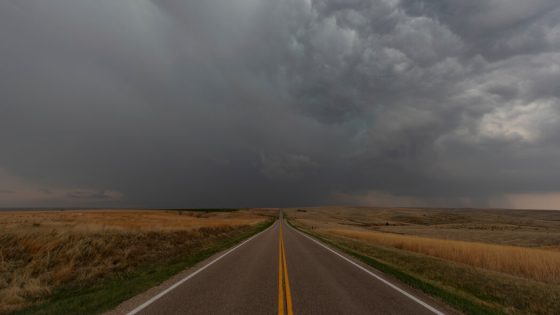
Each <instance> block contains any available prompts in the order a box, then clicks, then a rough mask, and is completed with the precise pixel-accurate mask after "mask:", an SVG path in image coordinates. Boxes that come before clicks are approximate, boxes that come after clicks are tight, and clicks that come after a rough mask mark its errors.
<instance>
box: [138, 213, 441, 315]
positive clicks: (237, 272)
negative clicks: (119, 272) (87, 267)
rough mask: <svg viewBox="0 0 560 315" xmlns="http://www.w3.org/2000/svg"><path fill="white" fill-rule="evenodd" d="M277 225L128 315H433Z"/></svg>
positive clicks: (363, 270)
mask: <svg viewBox="0 0 560 315" xmlns="http://www.w3.org/2000/svg"><path fill="white" fill-rule="evenodd" d="M423 300H425V298H418V297H417V296H414V295H412V294H410V293H408V292H406V291H404V290H402V289H399V288H398V287H396V286H394V285H393V284H391V283H387V282H385V280H383V279H378V278H377V277H376V276H375V275H374V274H372V273H371V271H369V270H368V269H367V268H364V267H360V266H359V265H356V264H355V263H353V262H351V261H350V260H348V259H347V258H345V257H343V256H342V255H340V254H337V253H336V252H334V251H332V250H331V249H329V248H327V247H326V246H324V245H322V244H320V243H319V242H317V241H315V240H313V239H311V238H309V237H308V236H305V235H303V234H302V233H301V232H298V231H295V230H294V229H293V228H291V227H290V226H289V225H288V224H286V223H285V222H284V220H278V221H277V222H276V223H275V224H274V225H273V226H272V227H270V228H269V229H267V230H266V231H264V232H262V233H260V234H258V235H256V236H255V237H253V238H252V239H250V240H248V241H247V242H245V243H243V244H242V245H240V246H238V247H236V248H234V249H233V250H230V251H228V252H226V253H225V255H222V256H219V257H218V258H216V259H213V260H211V261H209V262H208V263H206V265H205V266H203V267H202V268H201V269H199V270H198V271H197V272H196V273H193V274H191V275H189V276H188V277H187V278H185V279H183V280H182V281H181V282H180V283H178V284H176V285H175V286H174V287H172V288H170V289H168V290H167V291H165V292H163V293H161V294H159V295H157V296H155V297H153V298H151V299H149V300H148V301H145V302H144V303H143V304H142V305H140V306H137V307H136V308H135V309H134V310H132V311H130V312H129V314H279V313H280V314H418V315H422V314H441V312H440V311H439V310H437V309H436V308H435V307H433V306H431V305H428V304H427V303H425V301H423Z"/></svg>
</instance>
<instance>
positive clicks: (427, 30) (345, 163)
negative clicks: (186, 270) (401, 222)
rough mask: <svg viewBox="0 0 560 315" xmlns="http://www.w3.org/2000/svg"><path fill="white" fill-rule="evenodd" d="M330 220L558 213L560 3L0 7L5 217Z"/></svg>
mask: <svg viewBox="0 0 560 315" xmlns="http://www.w3.org/2000/svg"><path fill="white" fill-rule="evenodd" d="M326 204H356V205H372V206H422V207H428V206H433V207H504V208H537V209H560V2H558V1H557V0H531V1H526V0H469V1H455V0H205V1H195V0H161V1H158V0H119V1H114V0H95V1H88V0H49V1H44V0H4V1H1V2H0V207H165V208H174V207H186V208H194V207H287V206H309V205H326Z"/></svg>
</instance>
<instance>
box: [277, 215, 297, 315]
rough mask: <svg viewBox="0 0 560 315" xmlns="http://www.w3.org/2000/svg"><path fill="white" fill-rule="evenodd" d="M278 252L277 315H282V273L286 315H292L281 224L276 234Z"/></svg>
mask: <svg viewBox="0 0 560 315" xmlns="http://www.w3.org/2000/svg"><path fill="white" fill-rule="evenodd" d="M278 242H279V244H278V251H279V255H278V258H279V262H278V265H279V266H278V314H279V315H284V290H283V289H284V288H283V285H282V284H283V282H284V281H283V279H282V273H283V274H284V279H285V283H284V284H285V289H286V306H287V311H288V315H293V314H294V311H293V307H292V293H291V290H290V278H289V277H288V264H287V263H286V248H285V246H284V236H283V234H282V222H280V229H279V232H278Z"/></svg>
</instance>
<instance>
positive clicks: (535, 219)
mask: <svg viewBox="0 0 560 315" xmlns="http://www.w3.org/2000/svg"><path fill="white" fill-rule="evenodd" d="M286 213H287V215H288V217H289V220H290V222H291V223H292V224H293V225H295V226H297V227H299V228H301V229H303V230H304V231H306V232H308V233H310V234H313V235H315V236H317V237H320V238H322V239H323V240H325V241H327V242H330V243H331V244H333V245H335V246H338V247H340V248H341V249H343V250H346V251H347V252H349V253H352V254H354V255H355V256H357V257H358V256H359V257H361V258H362V259H366V260H368V262H372V261H374V264H377V265H378V266H380V268H381V269H383V268H386V269H387V270H390V271H391V272H390V273H393V274H394V275H397V276H398V277H401V278H402V279H405V280H406V281H409V284H413V285H416V286H417V287H419V288H423V287H426V286H429V287H430V288H432V289H430V290H432V291H433V292H439V293H437V294H435V295H436V296H439V298H441V299H442V300H444V301H446V302H451V301H453V303H455V304H456V305H454V306H456V307H458V308H459V309H461V310H462V311H464V312H465V313H471V314H477V313H485V312H486V313H498V314H504V313H505V314H527V313H530V314H559V313H560V211H535V210H504V209H412V208H362V207H321V208H300V209H289V210H287V211H286ZM377 265H376V266H377ZM403 274H405V275H406V276H403ZM410 279H412V280H410ZM433 288H435V289H433ZM450 294H451V295H450ZM449 296H452V298H450V297H449ZM453 303H452V304H453Z"/></svg>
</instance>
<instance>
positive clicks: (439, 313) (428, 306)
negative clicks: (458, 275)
mask: <svg viewBox="0 0 560 315" xmlns="http://www.w3.org/2000/svg"><path fill="white" fill-rule="evenodd" d="M287 225H288V226H289V227H290V228H291V229H292V230H294V231H296V232H297V233H299V234H301V235H303V236H305V237H307V238H308V239H310V240H312V241H313V242H315V243H317V244H319V245H321V246H322V247H323V248H325V249H327V250H329V251H330V252H332V253H333V254H335V255H337V256H339V257H340V258H342V259H344V260H346V261H347V262H349V263H351V264H352V265H354V266H356V267H358V268H360V269H361V270H363V271H364V272H366V273H367V274H369V275H370V276H372V277H374V278H376V279H377V280H379V281H381V282H383V283H385V284H386V285H388V286H390V287H391V288H393V289H395V290H397V291H398V292H399V293H402V294H403V295H405V296H406V297H408V298H410V299H411V300H413V301H414V302H416V303H418V304H420V305H422V306H424V307H425V308H427V309H428V310H430V311H432V312H433V313H434V314H438V315H445V313H442V312H440V311H438V310H437V309H435V308H434V307H432V306H431V305H429V304H427V303H426V302H424V301H422V300H420V299H419V298H417V297H415V296H414V295H412V294H410V293H408V292H406V291H404V290H403V289H401V288H399V287H397V286H396V285H394V284H392V283H391V282H389V281H387V280H385V279H383V278H382V277H380V276H378V275H376V274H375V273H373V272H371V271H369V270H367V269H366V268H364V267H363V266H360V265H359V264H357V263H355V262H353V261H352V260H351V259H349V258H348V257H345V256H344V255H342V254H340V253H338V252H336V251H335V250H333V249H332V248H330V247H328V246H327V245H325V244H323V243H321V242H319V241H318V240H316V239H314V238H312V237H311V236H309V235H307V234H305V233H303V232H301V231H299V230H297V229H295V228H293V227H292V226H291V225H290V224H287Z"/></svg>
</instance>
